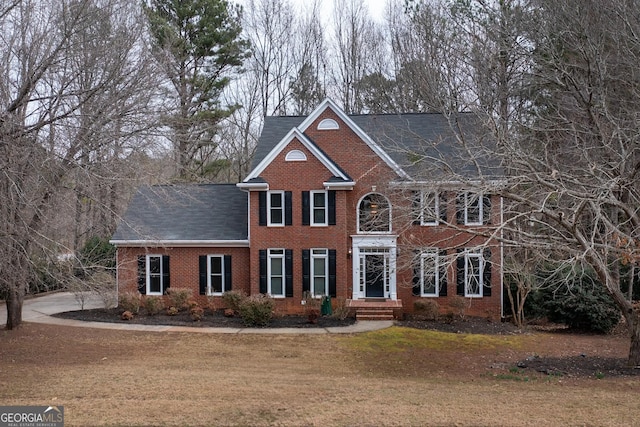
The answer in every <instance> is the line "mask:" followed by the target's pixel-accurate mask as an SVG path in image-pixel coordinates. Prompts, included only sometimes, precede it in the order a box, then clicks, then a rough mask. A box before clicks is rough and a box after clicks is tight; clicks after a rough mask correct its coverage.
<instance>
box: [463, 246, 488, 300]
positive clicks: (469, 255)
mask: <svg viewBox="0 0 640 427" xmlns="http://www.w3.org/2000/svg"><path fill="white" fill-rule="evenodd" d="M472 259H477V260H478V277H477V283H478V292H477V293H472V292H471V289H472V286H471V280H472V278H473V277H475V276H473V275H472V273H473V271H472V261H471V260H472ZM484 267H485V262H484V256H483V255H482V252H466V253H465V255H464V296H465V297H467V298H482V293H483V288H484Z"/></svg>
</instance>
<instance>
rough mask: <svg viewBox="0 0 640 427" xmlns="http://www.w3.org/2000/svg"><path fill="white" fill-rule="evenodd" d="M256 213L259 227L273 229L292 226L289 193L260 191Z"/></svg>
mask: <svg viewBox="0 0 640 427" xmlns="http://www.w3.org/2000/svg"><path fill="white" fill-rule="evenodd" d="M258 211H259V215H258V223H259V225H268V226H274V227H280V226H283V225H292V219H291V211H292V201H291V191H280V190H277V191H260V192H259V194H258Z"/></svg>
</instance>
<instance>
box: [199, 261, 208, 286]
mask: <svg viewBox="0 0 640 427" xmlns="http://www.w3.org/2000/svg"><path fill="white" fill-rule="evenodd" d="M198 269H199V273H200V274H199V277H200V295H206V294H207V256H206V255H200V256H199V257H198Z"/></svg>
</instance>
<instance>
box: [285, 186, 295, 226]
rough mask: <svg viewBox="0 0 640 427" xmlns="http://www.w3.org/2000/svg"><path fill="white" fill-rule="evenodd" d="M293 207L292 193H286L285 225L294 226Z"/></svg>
mask: <svg viewBox="0 0 640 427" xmlns="http://www.w3.org/2000/svg"><path fill="white" fill-rule="evenodd" d="M292 216H293V206H292V203H291V191H285V192H284V225H292V224H293V218H292Z"/></svg>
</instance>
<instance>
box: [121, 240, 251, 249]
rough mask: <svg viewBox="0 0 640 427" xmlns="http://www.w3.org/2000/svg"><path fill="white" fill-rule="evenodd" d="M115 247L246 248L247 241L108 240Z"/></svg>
mask: <svg viewBox="0 0 640 427" xmlns="http://www.w3.org/2000/svg"><path fill="white" fill-rule="evenodd" d="M109 243H111V244H112V245H114V246H116V247H136V248H142V247H146V248H166V247H174V248H175V247H180V248H195V247H198V248H202V247H207V248H248V247H249V241H248V240H109Z"/></svg>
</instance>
